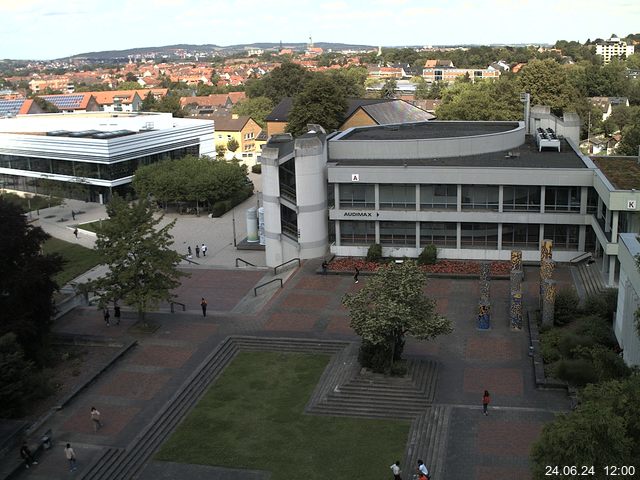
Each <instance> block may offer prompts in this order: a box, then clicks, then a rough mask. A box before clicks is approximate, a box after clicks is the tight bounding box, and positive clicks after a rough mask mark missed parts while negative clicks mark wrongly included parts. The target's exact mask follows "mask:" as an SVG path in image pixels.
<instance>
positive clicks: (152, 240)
mask: <svg viewBox="0 0 640 480" xmlns="http://www.w3.org/2000/svg"><path fill="white" fill-rule="evenodd" d="M107 213H108V214H109V221H108V222H104V223H103V225H102V228H100V231H99V232H98V234H97V235H98V238H97V240H96V251H97V252H98V254H99V255H100V257H101V260H102V263H104V264H105V265H107V266H108V267H109V270H108V272H107V273H106V275H104V276H103V277H101V278H99V279H97V280H95V281H94V282H93V283H92V286H93V287H94V288H95V289H96V290H97V291H99V292H100V299H101V303H103V304H106V303H107V302H112V301H122V302H124V303H125V304H126V305H129V306H131V307H134V308H135V309H136V311H137V312H138V319H139V321H140V322H141V323H143V324H144V323H146V313H147V312H148V311H149V310H153V309H155V308H156V307H157V306H158V304H159V303H160V302H169V301H171V300H172V299H173V298H175V295H174V294H172V293H171V290H173V289H175V288H177V287H178V286H179V285H180V281H179V279H180V277H182V276H184V275H185V274H184V273H182V272H180V270H178V268H177V265H178V264H179V263H180V261H181V257H180V255H179V254H178V253H177V252H175V251H174V250H172V249H171V245H172V244H173V238H172V237H171V234H170V233H169V232H170V231H171V229H172V228H173V226H174V225H175V220H174V221H172V222H170V223H168V224H167V225H165V226H164V227H160V226H159V225H160V224H161V223H162V218H163V217H162V216H154V213H155V209H154V207H153V206H152V204H151V202H150V201H149V200H148V199H142V200H138V201H136V202H133V203H129V202H127V201H125V200H124V199H122V198H121V197H118V196H117V195H116V196H114V197H113V199H112V200H111V202H110V203H109V204H108V205H107Z"/></svg>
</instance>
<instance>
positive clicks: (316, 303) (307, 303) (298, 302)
mask: <svg viewBox="0 0 640 480" xmlns="http://www.w3.org/2000/svg"><path fill="white" fill-rule="evenodd" d="M329 300H330V298H329V297H324V296H320V295H308V294H305V293H297V292H291V293H290V294H289V295H288V296H287V298H286V299H285V300H284V301H283V302H282V303H281V304H280V306H281V307H285V308H302V309H305V310H320V309H323V308H325V307H326V306H327V303H328V302H329Z"/></svg>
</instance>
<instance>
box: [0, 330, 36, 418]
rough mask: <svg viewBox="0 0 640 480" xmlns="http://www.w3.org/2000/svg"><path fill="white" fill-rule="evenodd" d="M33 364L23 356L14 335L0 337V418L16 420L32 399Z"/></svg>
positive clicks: (6, 334)
mask: <svg viewBox="0 0 640 480" xmlns="http://www.w3.org/2000/svg"><path fill="white" fill-rule="evenodd" d="M35 373H36V369H35V366H34V364H33V362H31V361H29V360H27V359H26V358H25V356H24V352H23V350H22V346H21V345H20V344H19V343H18V341H17V339H16V335H15V334H14V333H5V334H4V335H2V336H0V418H17V417H20V416H22V415H23V414H24V413H25V406H26V404H27V403H28V402H29V401H30V400H31V399H32V398H33V397H34V393H35V392H34V386H35V385H34V382H33V380H34V378H35V377H34V375H35Z"/></svg>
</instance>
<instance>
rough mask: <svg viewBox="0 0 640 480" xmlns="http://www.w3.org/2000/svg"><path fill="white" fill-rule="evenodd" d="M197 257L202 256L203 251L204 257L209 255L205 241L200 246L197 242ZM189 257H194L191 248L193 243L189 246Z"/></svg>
mask: <svg viewBox="0 0 640 480" xmlns="http://www.w3.org/2000/svg"><path fill="white" fill-rule="evenodd" d="M195 251H196V258H200V254H201V253H202V256H203V257H206V256H207V246H206V245H205V244H204V243H203V244H202V246H198V245H197V244H196V248H195ZM187 258H189V259H191V258H193V250H191V245H189V246H188V247H187Z"/></svg>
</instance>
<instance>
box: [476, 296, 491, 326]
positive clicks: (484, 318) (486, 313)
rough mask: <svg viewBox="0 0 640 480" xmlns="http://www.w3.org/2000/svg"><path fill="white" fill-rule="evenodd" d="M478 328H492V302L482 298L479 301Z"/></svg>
mask: <svg viewBox="0 0 640 480" xmlns="http://www.w3.org/2000/svg"><path fill="white" fill-rule="evenodd" d="M476 328H477V329H478V330H489V329H491V304H490V303H489V302H488V301H487V302H483V301H482V300H481V301H480V302H478V320H477V327H476Z"/></svg>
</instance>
